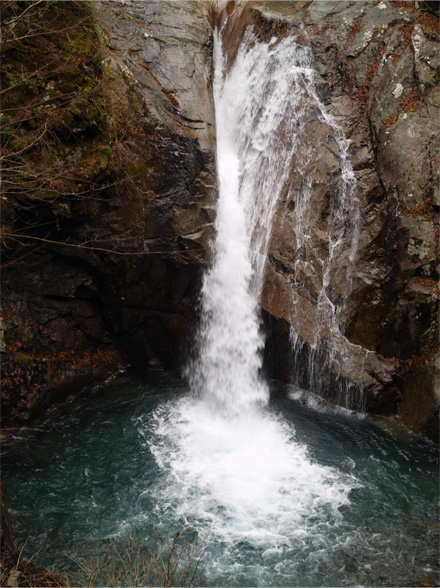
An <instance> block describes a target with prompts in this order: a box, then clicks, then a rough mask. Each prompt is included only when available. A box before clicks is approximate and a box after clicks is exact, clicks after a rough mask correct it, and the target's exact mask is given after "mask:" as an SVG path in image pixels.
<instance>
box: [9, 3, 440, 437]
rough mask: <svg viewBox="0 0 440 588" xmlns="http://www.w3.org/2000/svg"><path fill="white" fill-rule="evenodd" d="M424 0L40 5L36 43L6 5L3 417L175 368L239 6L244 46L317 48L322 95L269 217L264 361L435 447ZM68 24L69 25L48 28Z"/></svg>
mask: <svg viewBox="0 0 440 588" xmlns="http://www.w3.org/2000/svg"><path fill="white" fill-rule="evenodd" d="M429 4H430V3H422V2H419V3H416V2H396V1H383V2H380V1H378V2H358V1H355V2H352V1H346V2H327V1H325V2H324V1H318V0H315V1H314V2H302V1H299V2H267V3H264V2H248V3H246V5H244V6H243V5H241V6H239V7H237V6H236V5H235V4H234V3H228V4H226V5H225V6H220V7H219V14H218V17H217V15H216V14H215V11H214V10H213V8H214V5H213V4H211V3H206V2H189V1H188V2H162V1H157V2H140V1H137V0H124V1H122V0H121V1H120V2H96V3H93V11H90V8H89V7H88V6H87V5H83V4H82V3H74V2H69V3H61V4H59V3H53V2H47V3H42V4H40V5H39V6H40V9H41V7H43V8H44V12H41V13H39V19H40V20H39V22H46V23H48V24H49V23H50V27H49V26H47V27H46V29H45V30H44V31H41V30H40V29H38V35H34V36H27V33H26V31H28V30H30V31H34V32H35V28H34V29H33V28H32V27H35V26H37V25H36V24H35V22H32V21H31V20H29V19H27V17H28V16H29V13H28V14H27V15H24V16H21V15H22V14H23V12H24V6H23V5H22V4H20V3H19V2H6V3H3V6H2V10H3V11H4V18H3V28H4V35H3V52H4V59H3V60H2V62H3V67H6V69H5V73H4V79H7V80H8V84H9V87H7V91H6V92H5V94H4V100H3V107H4V109H5V112H6V114H7V116H8V117H9V118H8V119H7V125H8V126H7V129H8V134H7V143H6V147H7V150H6V151H5V153H6V156H7V159H6V165H5V166H4V168H5V176H4V177H5V179H6V181H9V183H6V184H5V186H6V188H7V189H8V191H5V192H4V196H3V211H2V215H3V223H4V233H3V245H4V254H3V266H4V267H3V317H4V318H3V329H4V337H3V339H2V349H1V350H2V359H3V366H4V367H3V378H4V381H3V386H2V396H3V402H4V409H3V418H4V420H5V422H6V423H9V424H20V423H23V422H26V421H27V420H29V419H33V418H35V417H36V416H37V415H38V414H39V413H40V412H41V411H42V410H45V408H47V407H48V406H50V404H51V403H52V402H53V399H54V397H55V395H58V396H60V395H61V397H64V396H65V395H66V394H67V393H69V392H70V391H71V390H72V389H78V388H79V387H80V386H81V383H82V382H85V381H87V382H90V381H91V380H100V379H103V378H105V377H108V376H109V375H111V374H113V373H115V371H117V369H118V367H119V366H120V365H124V364H126V363H134V364H137V365H138V366H140V367H142V366H147V365H150V366H158V367H161V366H163V367H173V366H178V365H179V364H180V362H181V361H182V357H183V356H184V353H183V349H184V347H185V345H186V344H187V343H188V341H189V340H190V336H191V331H192V328H193V325H194V323H195V320H196V310H195V309H196V307H197V297H198V291H199V282H200V274H201V271H202V270H203V267H204V265H205V264H206V263H207V261H208V259H209V240H210V236H211V229H212V221H213V217H214V214H215V201H216V178H215V156H214V139H215V129H214V113H213V102H212V89H211V83H212V25H213V23H214V21H215V20H216V19H218V22H219V23H220V24H224V23H225V22H226V15H227V14H230V15H231V14H232V16H231V17H230V19H229V21H228V23H227V25H226V26H225V28H224V39H225V42H226V44H227V47H228V51H229V54H230V59H233V58H234V52H235V51H236V48H237V43H238V42H239V40H240V36H241V35H242V34H243V31H244V30H245V28H246V26H254V27H255V28H256V30H257V31H258V34H259V35H261V36H262V37H264V38H270V37H271V36H285V35H292V36H293V37H294V38H295V41H296V42H297V43H300V44H304V45H309V46H310V48H311V51H312V56H313V66H314V68H315V70H316V73H315V74H314V87H315V89H316V97H317V99H318V100H319V104H321V105H323V107H324V111H322V110H320V107H318V106H317V104H318V103H317V102H315V104H314V106H313V108H310V109H308V110H307V113H306V116H305V119H304V120H305V122H304V125H303V127H302V128H301V129H300V131H301V133H303V135H304V137H305V138H307V141H308V142H307V157H306V158H304V153H303V152H302V153H299V152H298V155H296V156H295V157H294V159H293V160H292V173H291V177H290V178H289V180H288V182H287V183H286V186H285V190H284V191H283V194H282V196H281V199H280V202H279V209H278V213H277V217H276V220H275V224H274V229H273V234H272V240H271V244H270V251H269V257H268V260H269V263H268V264H267V270H266V271H267V273H266V287H265V289H264V290H263V296H262V301H261V304H262V308H263V310H264V312H265V322H266V327H267V330H268V333H269V340H268V345H267V357H268V363H270V367H269V369H271V370H272V373H273V375H274V376H276V377H280V378H284V379H287V380H289V381H291V379H292V375H293V378H294V381H295V382H296V383H298V384H299V385H302V386H304V387H306V388H309V389H315V391H317V392H319V393H322V394H323V395H325V396H326V397H327V398H328V399H329V400H331V401H333V402H337V403H341V404H345V405H347V406H349V407H351V408H360V407H362V408H364V409H366V410H367V411H369V412H376V413H378V414H394V413H398V414H400V416H401V417H402V419H403V420H404V421H405V422H407V423H408V424H409V425H410V426H411V427H412V428H413V429H414V430H416V431H417V432H421V433H423V434H426V435H428V436H430V437H431V438H435V437H436V435H438V428H437V416H436V415H437V409H438V396H437V390H438V383H439V375H438V374H439V372H438V331H437V324H438V323H437V311H438V235H439V227H438V206H439V205H440V202H439V199H440V196H439V193H438V176H439V167H438V159H437V153H438V137H437V136H436V133H435V128H436V126H437V125H438V108H439V85H438V65H439V63H438V61H439V54H438V38H439V20H438V16H436V14H434V13H433V12H432V8H431V6H428V5H429ZM41 19H46V21H44V20H43V21H42V20H41ZM57 19H59V22H58V21H57ZM61 22H62V23H63V26H61ZM78 22H80V23H81V26H77V24H76V23H78ZM57 23H58V25H59V30H60V31H61V30H64V29H66V30H67V34H68V37H67V36H66V34H64V33H63V32H60V34H58V35H57V36H54V35H52V34H50V31H51V30H52V31H53V29H54V27H55V26H56V25H57ZM20 27H21V28H20ZM36 54H38V55H39V59H40V63H43V67H39V68H38V72H37V73H36V70H35V55H36ZM32 56H33V57H32ZM72 56H73V58H72ZM5 64H7V65H6V66H5ZM286 66H287V64H286ZM20 71H21V72H23V71H25V72H27V76H23V75H22V74H21V75H22V78H20V77H19V72H20ZM323 112H325V113H327V114H328V116H329V117H331V118H330V119H329V118H327V119H326V118H325V116H324V114H323ZM3 120H5V119H3ZM336 129H339V131H337V130H336ZM338 133H339V134H338ZM341 137H345V138H346V139H349V143H347V156H348V157H349V159H350V162H351V164H350V165H351V166H352V168H351V169H352V171H353V174H354V179H355V187H353V190H354V192H353V194H354V197H355V200H356V206H355V207H350V206H349V205H348V203H347V205H346V206H345V208H344V206H342V208H341V211H342V213H343V218H342V220H343V223H342V224H341V227H339V230H340V231H341V233H340V234H341V235H342V239H341V240H340V243H339V244H338V248H337V251H335V255H334V256H333V257H332V259H331V263H330V262H329V257H328V250H329V234H331V233H332V231H335V230H336V229H335V225H334V224H333V225H332V222H333V221H334V218H335V216H334V215H335V202H336V201H338V199H339V200H340V191H341V182H342V178H341V144H340V141H342V139H341ZM338 141H339V143H338ZM301 158H303V159H301ZM17 170H18V172H17ZM8 174H9V175H8ZM14 174H15V175H14ZM9 178H10V179H9ZM306 192H307V198H308V200H307V203H308V204H307V206H306V207H304V206H303V207H301V202H302V200H301V199H303V200H304V194H306ZM301 223H302V224H301ZM300 226H302V227H305V226H307V227H308V229H309V232H308V233H307V235H306V234H305V233H304V231H303V229H301V230H300V229H299V228H298V227H300ZM354 233H355V235H356V238H355V243H354V241H353V234H354ZM329 263H330V265H329ZM326 269H327V270H328V271H327V272H326ZM324 273H326V276H327V277H328V284H327V285H326V290H325V296H326V298H327V299H328V301H329V304H332V305H334V306H335V307H336V308H338V309H339V315H338V325H339V326H338V329H336V330H335V329H334V328H333V327H334V325H333V324H332V323H331V321H329V320H328V319H326V314H325V312H324V311H323V305H322V304H321V302H322V283H323V278H324ZM311 374H312V375H313V377H312V376H311Z"/></svg>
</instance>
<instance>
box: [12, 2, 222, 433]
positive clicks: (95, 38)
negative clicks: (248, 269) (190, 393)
mask: <svg viewBox="0 0 440 588" xmlns="http://www.w3.org/2000/svg"><path fill="white" fill-rule="evenodd" d="M2 13H3V14H2V16H3V19H2V23H3V41H2V51H3V60H2V64H3V68H4V72H3V73H4V79H5V81H6V83H5V90H4V96H3V109H4V115H3V117H4V118H3V121H5V120H6V121H7V122H6V125H4V127H3V128H4V133H6V137H7V138H6V141H4V153H5V158H4V169H5V174H4V179H5V182H4V188H5V189H4V192H3V210H2V215H3V227H4V231H3V247H4V253H3V291H2V295H3V301H2V305H3V309H2V310H3V323H2V325H3V326H2V349H1V351H2V359H3V382H2V383H3V385H2V395H3V407H4V408H3V412H2V417H3V419H4V422H7V423H9V424H19V423H22V422H26V420H28V419H34V418H36V417H37V416H38V415H39V414H40V413H41V412H42V411H44V410H45V409H46V408H47V407H48V406H50V404H51V403H52V402H53V401H54V399H55V398H58V399H60V398H64V397H65V396H66V394H68V393H69V392H71V391H72V390H79V389H80V388H81V386H82V385H83V384H85V383H86V382H87V384H89V385H90V383H91V382H93V381H100V380H102V379H104V378H106V377H108V376H110V375H111V374H113V373H115V371H117V369H119V367H120V366H121V365H125V364H126V363H127V362H130V363H131V364H133V363H134V364H137V365H138V366H139V367H141V368H142V367H144V366H148V365H154V366H165V367H174V366H176V365H178V363H179V361H180V359H181V352H182V347H183V346H184V345H185V342H186V338H187V337H188V333H189V329H190V328H191V324H192V323H193V320H192V317H193V312H194V308H195V305H196V298H197V289H198V278H199V275H200V271H201V267H202V266H203V264H204V263H205V262H206V258H207V248H208V245H207V243H208V240H209V235H210V230H211V223H212V217H213V208H214V205H215V174H214V156H213V150H214V127H213V118H214V116H213V104H212V99H211V90H210V88H211V38H212V30H211V27H210V25H209V22H208V20H207V19H206V17H205V15H204V13H203V12H202V10H201V8H200V6H199V5H198V4H197V3H195V2H183V3H177V2H165V3H164V2H159V1H156V2H135V1H133V2H127V1H125V2H122V1H121V2H101V3H100V2H94V3H92V4H88V3H82V2H67V3H66V2H38V3H35V4H26V3H20V2H4V3H2Z"/></svg>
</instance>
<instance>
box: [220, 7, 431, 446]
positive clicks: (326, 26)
mask: <svg viewBox="0 0 440 588" xmlns="http://www.w3.org/2000/svg"><path fill="white" fill-rule="evenodd" d="M233 8H234V6H232V5H231V4H229V6H228V8H227V9H225V11H224V13H223V16H222V21H223V22H225V20H226V19H225V12H226V10H228V11H229V12H230V13H231V12H232V10H233ZM434 8H435V7H434ZM431 10H432V6H429V3H414V2H394V1H389V2H388V1H386V2H323V1H321V2H320V1H315V2H266V3H264V2H251V3H248V4H247V5H246V6H245V7H244V8H243V7H240V8H239V9H237V10H236V13H235V15H234V16H233V17H232V18H230V19H229V21H228V24H227V25H226V26H225V29H224V38H225V40H226V43H227V46H228V51H229V54H230V56H231V59H233V56H234V51H235V49H236V46H237V42H238V40H239V39H240V36H241V35H242V31H243V28H244V27H245V26H247V25H246V23H252V26H254V28H255V29H256V30H257V31H258V33H259V34H260V36H262V37H265V38H270V37H271V36H272V35H276V36H285V35H290V36H292V38H293V41H295V42H297V43H298V44H305V45H309V46H310V48H311V51H312V55H313V62H314V63H313V67H314V69H315V70H316V74H315V84H314V88H312V89H311V90H310V91H309V94H310V105H309V106H308V108H307V109H306V110H305V114H304V120H302V121H301V125H302V129H300V130H299V131H298V133H302V136H303V140H302V143H301V150H300V151H301V152H298V153H297V155H296V156H295V158H294V160H293V161H292V175H291V178H290V179H289V182H288V185H287V186H286V189H285V193H284V196H283V198H282V200H281V202H280V205H279V210H278V217H277V219H276V221H275V226H274V229H273V235H272V243H271V249H270V252H269V264H268V270H267V278H266V287H265V290H264V292H263V298H262V307H263V309H264V310H265V311H266V312H267V313H268V314H267V315H266V321H267V326H268V329H269V330H270V331H271V332H272V333H273V336H272V337H271V340H270V341H269V345H268V348H269V349H270V355H271V361H272V362H273V365H274V375H276V376H278V377H280V376H284V377H285V378H289V377H291V376H290V374H292V373H293V374H294V377H295V380H296V382H297V383H299V384H300V385H302V386H304V387H306V388H309V389H312V390H314V391H315V392H317V393H319V394H322V395H324V396H326V397H327V398H328V399H329V400H331V401H334V402H337V403H338V404H342V405H345V406H348V407H350V408H357V409H359V408H361V409H365V410H367V411H368V412H374V413H380V414H391V413H396V412H397V413H398V414H400V416H401V417H402V419H403V420H404V421H405V422H406V423H408V424H409V425H410V426H411V427H413V428H414V429H415V430H416V431H419V432H423V433H425V434H427V435H429V436H430V437H432V438H438V420H437V411H438V402H439V398H438V390H439V388H438V382H439V367H438V349H439V347H438V320H437V313H438V300H439V291H438V236H439V226H438V206H439V192H438V179H439V165H438V160H437V156H438V135H437V133H436V132H435V129H436V127H437V126H438V122H439V98H440V97H439V84H438V65H439V63H438V60H439V55H438V40H439V19H438V16H436V15H435V14H434V13H433V12H432V11H431ZM286 67H288V64H286ZM313 92H316V95H314V94H313ZM346 139H348V141H349V142H348V143H347V142H346V141H345V140H346ZM347 145H348V147H347V152H346V156H347V157H348V159H349V162H348V163H349V166H348V167H347V166H346V168H345V170H344V165H343V163H344V162H343V159H344V157H345V154H344V149H345V148H346V146H347ZM346 163H347V162H346ZM351 172H353V173H354V178H353V180H354V181H353V182H352V183H351V184H350V181H347V179H344V177H343V176H344V174H345V175H348V174H349V173H351ZM305 227H306V228H305ZM330 250H332V251H331V252H330ZM335 317H336V319H337V321H336V322H335ZM277 356H279V357H280V358H282V359H281V360H280V359H279V357H277Z"/></svg>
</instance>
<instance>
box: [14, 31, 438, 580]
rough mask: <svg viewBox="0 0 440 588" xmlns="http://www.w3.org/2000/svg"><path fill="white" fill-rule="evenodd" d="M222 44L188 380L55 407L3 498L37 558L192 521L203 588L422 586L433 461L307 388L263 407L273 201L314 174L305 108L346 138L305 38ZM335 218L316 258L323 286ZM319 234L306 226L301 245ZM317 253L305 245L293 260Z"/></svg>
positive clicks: (302, 202) (429, 554)
mask: <svg viewBox="0 0 440 588" xmlns="http://www.w3.org/2000/svg"><path fill="white" fill-rule="evenodd" d="M215 42H216V45H215V66H216V67H215V101H216V116H217V139H218V175H219V181H220V195H219V209H218V217H217V226H216V240H215V243H214V244H213V251H214V255H213V263H212V267H211V268H210V270H209V271H208V272H207V273H206V276H205V280H204V284H203V290H202V322H201V327H200V345H199V353H198V356H197V359H196V360H195V361H194V362H193V363H192V364H191V365H190V366H189V372H190V373H189V380H190V383H191V387H192V390H191V391H190V393H188V390H187V388H186V384H184V383H182V382H179V383H178V384H177V383H176V382H169V381H168V380H165V381H164V382H161V383H160V385H159V382H156V384H154V385H153V386H152V389H151V390H144V393H143V395H139V389H138V386H137V385H136V387H135V388H136V389H133V390H132V391H131V392H129V391H128V390H126V391H125V393H121V390H120V389H119V385H118V389H117V398H118V402H117V403H116V404H115V405H114V406H113V404H112V399H111V394H110V395H109V394H107V393H106V394H104V395H99V396H93V395H92V397H91V398H88V400H87V404H86V407H83V409H84V411H85V414H84V411H83V413H77V412H76V411H72V410H71V407H70V406H68V409H67V410H68V412H69V414H68V417H66V418H68V420H67V421H65V420H64V421H63V420H62V421H61V422H59V420H58V418H57V419H56V423H55V424H54V425H53V429H52V430H51V429H50V428H49V431H48V432H47V431H46V434H45V435H42V436H41V437H40V433H39V432H38V434H37V430H35V431H34V432H33V433H32V435H31V437H29V438H28V433H26V432H25V434H24V438H23V440H22V443H23V444H24V447H25V448H26V450H25V451H23V449H21V455H23V456H25V458H24V459H23V460H22V464H21V468H22V469H21V470H20V471H14V469H12V471H10V480H9V481H10V483H11V485H10V486H7V489H10V491H11V501H13V500H14V496H15V492H14V490H15V488H14V484H17V486H18V487H19V489H20V492H19V493H18V494H16V496H15V502H11V504H14V509H17V512H18V511H20V510H21V511H23V510H27V511H28V512H27V522H26V524H25V525H24V526H22V527H21V532H22V535H23V533H25V531H26V532H27V530H28V529H29V528H31V527H32V525H34V528H35V529H36V530H35V533H34V536H32V535H31V537H30V541H31V542H32V544H31V546H30V551H29V555H28V557H30V556H31V555H34V554H35V553H36V552H37V551H39V550H38V546H39V542H40V541H43V545H45V546H46V547H47V549H48V553H49V559H48V561H49V562H53V556H54V553H56V552H57V553H58V557H59V561H63V560H62V552H63V551H65V547H66V545H65V543H64V540H65V539H66V538H68V539H69V541H71V540H73V539H74V541H75V550H76V551H75V552H76V553H78V552H80V549H81V547H83V546H84V545H86V546H88V547H90V548H91V549H92V550H95V549H96V547H97V546H98V548H99V547H100V545H101V543H102V541H103V540H104V543H105V544H106V545H107V542H108V541H109V540H116V541H120V542H121V543H120V544H121V545H122V546H123V545H124V538H125V537H127V535H130V534H132V533H134V535H135V538H138V537H141V538H142V539H144V540H145V539H147V543H146V546H147V549H149V547H148V546H149V544H150V543H149V541H151V538H152V535H154V538H155V539H156V538H157V534H158V533H160V534H161V535H162V536H163V537H168V536H175V534H176V531H181V530H182V529H184V528H185V527H187V528H189V532H190V535H189V540H190V542H192V541H196V544H197V541H199V542H201V543H202V544H203V545H205V546H206V547H207V550H206V552H205V553H204V555H203V558H202V561H201V563H200V566H199V567H198V570H197V574H198V576H197V577H196V582H197V583H198V584H199V585H204V586H324V585H333V586H336V585H338V586H347V585H351V586H366V585H370V586H372V585H375V586H378V585H402V584H401V583H399V582H402V581H403V582H404V583H410V582H411V581H412V585H416V583H419V581H420V579H421V578H423V577H424V575H425V574H433V571H434V568H435V569H437V568H436V566H437V563H436V562H437V551H436V549H435V546H436V544H437V543H436V540H435V519H434V518H433V517H434V516H435V515H433V513H434V512H435V506H434V505H435V498H436V497H437V484H436V481H437V467H436V465H435V463H434V459H432V460H431V459H429V460H426V461H425V459H424V458H425V453H424V452H425V450H424V451H421V450H420V449H417V452H418V457H417V459H416V460H414V457H413V456H412V454H411V452H410V451H409V449H408V448H405V446H404V445H402V446H400V444H399V443H398V442H397V441H391V439H388V438H387V437H388V434H387V433H383V434H382V433H380V432H378V431H376V430H375V428H374V427H368V426H367V423H365V422H364V420H363V418H362V417H361V416H360V415H353V414H348V413H347V411H344V410H343V409H338V408H335V407H333V408H331V409H330V407H329V406H327V405H326V406H324V405H320V404H319V403H317V401H316V399H314V400H313V398H312V397H311V396H309V395H308V396H307V406H306V407H305V406H304V405H303V404H301V403H300V402H298V399H299V398H302V396H303V394H302V392H301V391H300V390H292V388H290V389H289V393H288V394H285V392H284V393H283V395H282V398H281V396H278V398H277V397H275V398H272V403H271V404H269V403H268V390H267V388H268V386H267V384H266V383H265V382H264V381H263V380H262V379H261V378H260V376H259V372H260V368H261V357H260V352H261V348H262V345H263V339H262V336H261V333H260V327H259V315H258V310H257V301H258V297H259V295H260V291H261V288H262V284H263V281H264V271H265V268H264V263H265V257H266V255H265V254H266V251H267V248H268V244H269V240H270V237H271V235H270V234H271V227H272V223H273V219H274V215H275V211H276V208H277V206H279V205H280V204H279V203H280V201H283V199H286V198H287V199H288V198H289V197H290V196H291V194H290V192H289V188H288V185H289V174H290V169H291V168H292V162H293V161H294V162H295V165H296V167H295V169H296V170H299V172H304V173H303V176H305V171H307V166H308V165H312V166H313V161H314V159H313V157H314V156H313V149H312V146H311V145H310V143H309V142H308V141H307V136H306V135H307V126H306V125H304V124H303V121H304V120H305V118H306V116H307V115H308V116H312V117H313V116H315V118H316V117H318V120H320V121H321V122H323V124H327V125H328V127H329V128H330V129H333V132H334V133H335V134H336V136H337V139H336V143H337V144H338V145H339V146H340V152H339V153H340V157H341V159H342V161H344V153H345V151H344V149H346V146H345V144H344V142H343V136H342V135H341V133H339V132H338V131H337V127H335V126H332V124H331V123H329V122H328V120H327V121H326V115H325V110H323V109H322V108H321V104H320V102H319V100H318V99H317V97H316V92H315V91H314V86H313V71H312V69H311V67H310V64H311V61H310V55H309V52H308V49H307V48H306V47H303V46H302V45H300V44H297V43H296V42H295V39H294V38H293V37H290V38H288V39H284V40H276V39H273V40H271V41H270V42H268V43H263V42H260V41H259V40H258V39H257V37H256V36H254V35H253V34H252V32H251V31H249V30H248V32H247V34H246V36H245V37H244V39H243V42H242V45H241V47H240V49H239V51H238V53H237V55H236V57H235V60H234V62H233V63H231V64H229V66H228V68H226V67H225V62H224V57H223V51H222V46H221V40H220V38H219V36H218V35H217V36H216V39H215ZM343 165H345V163H343ZM347 165H348V163H347ZM346 171H347V177H346V178H342V184H341V187H340V192H339V194H338V200H337V202H335V211H337V209H338V207H339V209H341V208H344V206H343V202H344V199H345V202H347V200H349V199H350V198H351V197H352V196H353V195H352V194H351V195H350V194H349V193H348V192H347V191H346V192H345V194H344V190H351V189H352V185H351V184H350V181H351V179H350V173H349V172H350V168H349V167H348V168H346ZM310 177H311V176H308V178H309V179H308V180H305V181H304V182H302V185H301V189H300V190H299V191H297V193H296V199H297V200H296V207H295V214H297V215H298V216H297V220H298V221H300V220H301V219H304V218H306V217H307V206H308V202H310V200H309V191H310V190H311V182H310ZM346 180H347V182H346ZM345 182H346V183H345ZM286 186H287V187H286ZM335 214H336V212H335ZM340 230H343V229H342V227H340V226H339V225H336V226H335V228H334V232H333V233H330V237H329V239H330V240H332V246H331V247H330V248H329V251H330V253H329V256H328V258H327V260H326V261H325V264H324V265H321V268H320V270H321V271H320V273H319V271H317V272H316V273H317V274H318V277H319V279H320V280H321V283H323V284H325V279H324V280H323V276H325V273H326V271H327V270H326V267H327V268H328V267H329V266H331V265H333V266H334V265H335V264H336V259H337V257H338V254H339V252H338V251H337V250H338V248H339V239H340V232H339V231H340ZM312 238H313V235H312V234H311V233H310V232H309V229H308V226H307V224H304V226H302V227H301V231H297V235H296V243H295V244H294V245H295V246H296V247H297V251H298V254H301V252H302V253H304V249H305V248H306V245H307V241H308V240H309V239H312ZM355 248H356V243H355V242H353V243H352V244H351V245H350V251H351V252H353V255H352V256H354V252H355ZM332 255H333V256H334V257H333V258H332ZM349 257H350V255H349ZM312 261H313V260H311V259H310V258H307V255H305V254H304V255H303V257H301V255H298V260H297V266H296V270H297V272H298V273H301V272H302V271H306V270H307V263H311V262H312ZM319 265H320V264H319V263H318V264H317V270H319ZM345 271H346V270H345V269H344V272H345ZM324 289H325V288H324ZM326 296H327V297H328V298H329V300H330V293H329V292H323V294H322V296H321V302H322V304H321V305H322V308H327V306H326V305H327V302H326ZM332 304H334V303H333V302H332ZM328 308H331V305H330V304H329V303H328ZM323 312H324V311H323ZM114 392H115V391H114ZM279 393H280V391H279ZM295 397H297V398H295ZM311 401H312V403H313V410H312V411H311V412H310V411H309V409H308V407H309V403H310V402H311ZM106 402H107V403H109V405H108V406H107V407H106V406H105V405H106ZM310 406H312V405H310ZM281 408H282V411H283V415H284V416H283V415H281V414H280V412H281ZM316 411H318V412H319V413H320V416H319V418H316V415H317V412H316ZM335 414H337V415H338V416H337V418H335ZM69 423H70V426H68V425H69ZM293 423H295V426H293ZM305 442H307V444H308V446H306V445H305ZM14 443H15V441H14V442H13V443H12V453H11V455H10V456H9V461H10V462H11V463H12V464H14V467H15V463H16V458H17V452H16V449H15V445H14ZM420 456H423V458H421V457H420ZM435 459H436V458H435ZM30 464H36V465H35V467H34V469H33V470H30V467H32V466H31V465H30ZM412 464H414V467H413V465H412ZM410 466H411V467H410ZM7 483H8V482H7ZM23 505H25V506H23ZM431 520H432V521H433V523H434V524H432V525H429V526H428V522H429V521H431ZM152 528H153V529H154V533H151V529H152ZM41 529H46V531H44V532H43V534H42V531H41ZM46 532H47V534H46ZM24 536H25V534H24V535H23V539H24ZM60 537H61V538H62V540H60ZM117 545H119V543H118V544H117ZM34 548H35V551H33V549H34ZM115 553H118V552H117V551H115ZM176 555H177V552H176V551H174V554H173V557H175V556H176ZM178 557H179V556H178ZM182 557H184V555H183V556H182ZM170 563H171V564H173V559H172V558H171V560H170ZM71 564H72V562H71V561H70V562H69V564H68V565H69V566H71ZM184 567H185V566H183V568H184ZM431 577H433V575H432V576H431ZM175 580H178V578H175ZM122 583H123V580H121V584H122ZM433 585H434V583H433Z"/></svg>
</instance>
